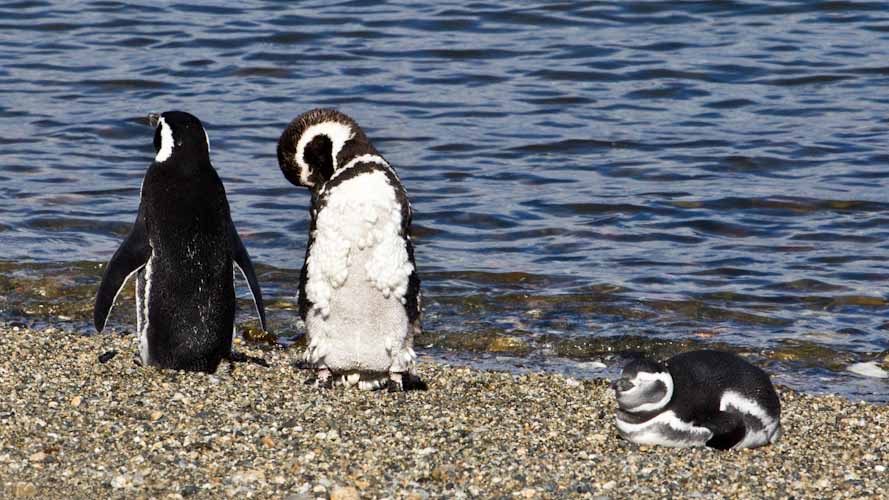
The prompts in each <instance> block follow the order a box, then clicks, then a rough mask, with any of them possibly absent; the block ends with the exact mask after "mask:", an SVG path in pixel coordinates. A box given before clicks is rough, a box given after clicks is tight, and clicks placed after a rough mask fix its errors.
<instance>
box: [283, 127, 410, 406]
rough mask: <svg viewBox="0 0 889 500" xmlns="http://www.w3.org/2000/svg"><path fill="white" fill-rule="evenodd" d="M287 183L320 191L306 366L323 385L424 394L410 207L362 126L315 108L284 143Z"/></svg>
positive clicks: (304, 313) (311, 251) (304, 296)
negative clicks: (418, 370)
mask: <svg viewBox="0 0 889 500" xmlns="http://www.w3.org/2000/svg"><path fill="white" fill-rule="evenodd" d="M278 165H279V166H280V167H281V171H282V172H283V173H284V176H285V177H286V178H287V180H289V181H290V182H291V183H293V184H294V185H297V186H305V187H307V188H309V189H310V190H311V192H312V205H311V228H310V230H309V242H308V247H307V249H306V259H305V263H304V265H303V268H302V273H301V275H300V280H299V313H300V316H301V317H302V319H303V320H304V321H305V323H306V331H307V337H308V348H307V350H306V358H305V360H306V362H307V363H308V364H309V365H310V366H312V367H313V368H315V370H316V375H317V379H311V380H309V383H311V382H317V383H318V384H319V385H322V386H325V387H329V386H331V385H332V383H333V382H334V380H333V377H332V376H333V375H337V376H338V377H337V378H338V380H336V382H337V383H342V384H344V385H350V386H351V385H358V386H359V388H361V389H377V388H381V387H384V386H385V387H387V388H388V389H389V390H390V391H398V390H410V389H425V384H424V383H423V382H421V381H420V380H419V379H418V378H417V377H416V375H414V374H413V366H414V361H415V359H416V354H415V353H414V350H413V337H414V335H417V334H419V333H420V331H421V326H420V308H421V305H420V302H421V297H420V280H419V278H418V277H417V270H416V266H415V264H414V250H413V244H412V242H411V234H410V230H411V207H410V203H409V202H408V199H407V193H406V192H405V190H404V187H403V186H402V185H401V182H400V181H399V179H398V176H397V175H396V174H395V171H394V170H393V169H392V167H391V166H390V165H389V163H388V162H387V161H386V160H385V159H384V158H383V157H382V156H381V155H380V154H379V153H378V152H377V150H376V149H375V148H374V147H373V145H371V143H370V141H369V140H368V139H367V137H366V136H365V135H364V132H363V131H362V130H361V128H360V127H359V126H358V124H357V123H355V121H354V120H352V119H351V118H349V117H348V116H346V115H344V114H343V113H340V112H338V111H334V110H330V109H316V110H312V111H309V112H307V113H304V114H303V115H300V116H299V117H297V118H296V119H294V120H293V121H292V122H290V124H289V125H288V126H287V128H286V129H285V130H284V132H283V133H282V134H281V138H280V139H279V141H278Z"/></svg>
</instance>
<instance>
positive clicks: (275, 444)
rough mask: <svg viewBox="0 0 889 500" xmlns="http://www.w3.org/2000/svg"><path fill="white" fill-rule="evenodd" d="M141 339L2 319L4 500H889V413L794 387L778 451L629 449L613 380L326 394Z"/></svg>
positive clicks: (289, 370) (290, 375)
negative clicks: (174, 360) (148, 354)
mask: <svg viewBox="0 0 889 500" xmlns="http://www.w3.org/2000/svg"><path fill="white" fill-rule="evenodd" d="M134 343H135V340H134V339H133V337H132V336H120V335H115V334H112V335H102V336H93V337H85V336H79V335H76V334H70V333H64V332H59V331H55V330H53V329H48V330H43V331H31V330H27V329H21V328H13V327H9V326H5V327H4V326H0V497H3V498H7V497H35V498H58V497H68V498H89V497H91V498H96V497H98V498H139V497H144V498H219V497H238V498H250V497H254V498H284V499H289V500H296V499H309V498H333V499H343V500H345V499H356V498H410V499H418V500H419V499H426V498H466V497H470V498H500V497H503V498H565V497H585V498H605V497H608V498H624V497H631V496H632V497H646V498H647V497H672V496H694V497H702V498H721V497H726V496H728V497H738V498H751V497H782V498H789V497H795V498H799V497H806V498H811V497H841V496H843V497H845V496H848V497H869V498H877V497H882V498H886V497H887V495H889V493H887V491H889V489H887V488H889V473H887V471H886V469H887V467H889V407H886V406H876V405H872V404H866V403H851V402H849V401H846V400H844V399H841V398H838V397H834V396H813V395H805V394H799V393H796V392H792V391H790V390H788V389H785V388H779V395H780V397H781V400H782V404H783V407H782V411H783V417H782V421H783V425H784V435H783V437H782V438H781V440H780V441H779V442H778V443H777V444H776V445H773V446H770V447H766V448H760V449H757V450H744V451H728V452H717V451H712V450H709V449H691V450H689V449H684V450H674V449H667V448H650V447H639V446H636V445H633V444H630V443H627V442H625V441H623V440H621V439H620V438H618V436H617V433H616V431H615V428H614V423H613V417H614V410H615V403H614V399H613V397H612V394H611V392H610V391H609V390H608V389H607V381H604V380H592V381H589V380H573V379H569V378H566V377H563V376H560V375H552V374H530V375H514V374H509V373H501V372H485V371H478V370H474V369H468V368H463V367H452V366H447V365H443V364H438V363H435V362H433V361H431V360H428V359H425V358H423V357H421V359H422V363H421V364H420V366H419V373H420V375H421V376H422V377H423V378H424V380H426V381H427V382H428V383H429V391H427V392H411V393H398V394H390V393H386V392H370V393H369V392H362V391H358V390H355V389H348V390H347V389H343V388H335V389H329V390H325V389H320V388H315V387H308V386H305V385H303V382H304V381H305V379H306V378H307V377H308V373H306V372H303V371H300V370H298V369H296V368H295V367H294V362H295V361H296V360H297V357H298V354H299V352H298V350H297V349H283V348H267V347H264V348H260V347H258V346H256V345H237V346H236V347H237V349H238V350H239V351H241V352H244V353H246V354H249V355H253V356H264V357H265V359H266V360H267V361H268V362H269V365H270V366H269V367H268V368H264V367H262V366H259V365H255V364H249V363H239V364H236V365H228V364H223V365H222V366H221V367H220V370H219V371H218V372H217V373H216V374H213V375H207V374H199V373H182V372H172V371H160V370H155V369H146V368H140V367H138V366H136V365H135V364H134V363H133V353H134V352H135V346H134ZM109 350H116V351H118V353H119V354H118V355H117V356H115V357H114V358H112V359H111V360H109V361H107V362H106V363H104V364H102V363H99V362H98V357H99V355H100V354H102V353H104V352H106V351H109Z"/></svg>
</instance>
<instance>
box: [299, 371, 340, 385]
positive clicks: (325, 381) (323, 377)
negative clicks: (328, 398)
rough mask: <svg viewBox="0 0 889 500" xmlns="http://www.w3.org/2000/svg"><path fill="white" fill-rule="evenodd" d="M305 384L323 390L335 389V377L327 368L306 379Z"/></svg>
mask: <svg viewBox="0 0 889 500" xmlns="http://www.w3.org/2000/svg"><path fill="white" fill-rule="evenodd" d="M305 384H306V385H312V386H315V387H320V388H321V389H333V376H332V375H331V373H330V370H328V369H327V368H319V369H317V370H316V371H315V374H314V375H313V376H310V377H309V378H307V379H306V381H305Z"/></svg>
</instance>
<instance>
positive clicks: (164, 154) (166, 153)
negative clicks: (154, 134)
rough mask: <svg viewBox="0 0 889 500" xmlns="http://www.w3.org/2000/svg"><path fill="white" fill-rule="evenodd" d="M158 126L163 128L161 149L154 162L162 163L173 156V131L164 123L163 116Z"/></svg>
mask: <svg viewBox="0 0 889 500" xmlns="http://www.w3.org/2000/svg"><path fill="white" fill-rule="evenodd" d="M157 126H158V127H160V128H161V148H160V149H159V150H158V152H157V156H155V157H154V161H156V162H158V163H161V162H165V161H167V160H168V159H169V158H170V156H172V155H173V129H172V128H170V126H169V125H167V122H166V121H164V117H163V116H161V117H160V118H159V119H158V121H157Z"/></svg>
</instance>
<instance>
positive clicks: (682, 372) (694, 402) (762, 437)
mask: <svg viewBox="0 0 889 500" xmlns="http://www.w3.org/2000/svg"><path fill="white" fill-rule="evenodd" d="M612 387H613V388H614V391H615V396H616V397H617V404H618V410H617V430H618V432H619V433H620V435H621V437H623V438H625V439H627V440H628V441H632V442H634V443H637V444H649V445H650V444H657V445H663V446H673V447H691V446H709V447H711V448H718V449H729V448H734V449H740V448H756V447H758V446H763V445H766V444H769V443H774V442H775V441H776V440H777V439H778V437H779V436H780V435H781V423H780V416H781V407H780V402H779V401H778V395H777V394H775V389H774V387H773V386H772V383H771V381H770V380H769V376H768V375H767V374H766V373H765V372H764V371H762V370H761V369H759V368H757V367H755V366H753V365H752V364H750V363H748V362H747V361H745V360H744V359H742V358H740V357H738V356H736V355H734V354H731V353H728V352H721V351H712V350H703V351H694V352H688V353H684V354H679V355H677V356H674V357H673V358H670V359H669V360H668V361H667V362H666V363H664V364H663V365H661V364H658V363H655V362H653V361H650V360H646V359H642V360H636V361H633V362H631V363H629V364H628V365H627V366H626V367H625V368H624V369H623V373H622V374H621V378H620V379H618V380H616V381H615V382H614V383H613V384H612Z"/></svg>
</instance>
